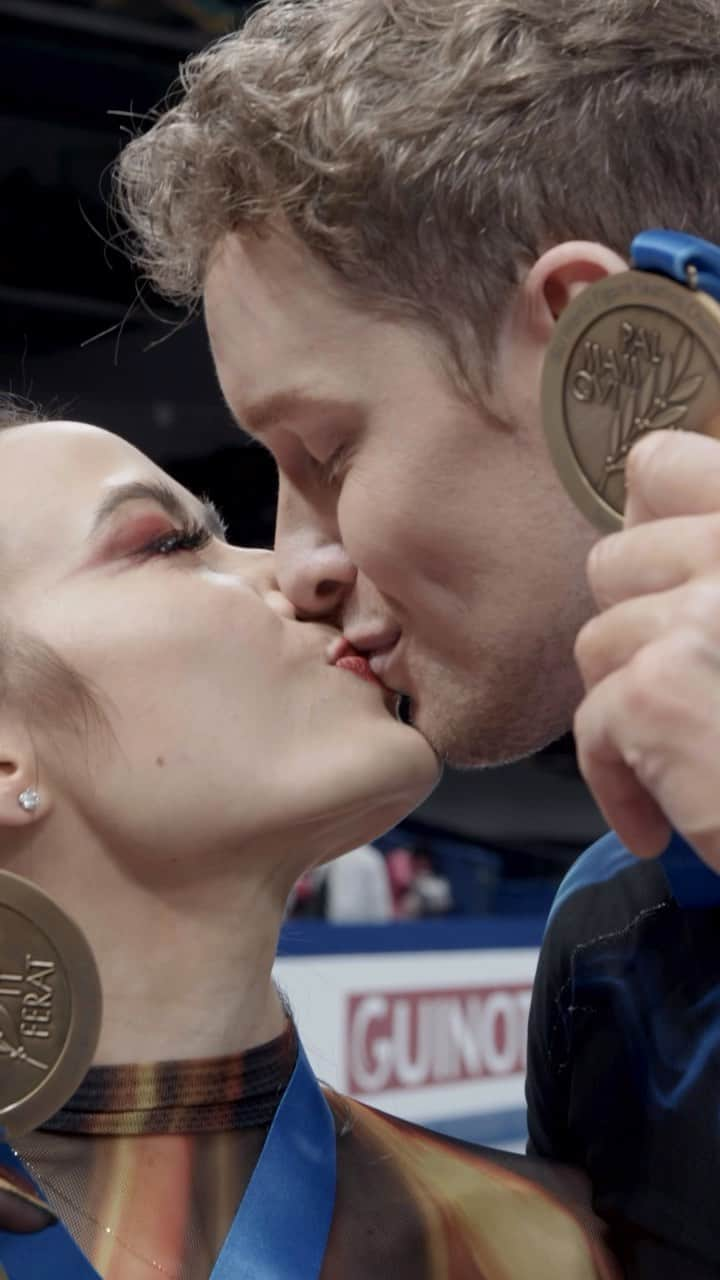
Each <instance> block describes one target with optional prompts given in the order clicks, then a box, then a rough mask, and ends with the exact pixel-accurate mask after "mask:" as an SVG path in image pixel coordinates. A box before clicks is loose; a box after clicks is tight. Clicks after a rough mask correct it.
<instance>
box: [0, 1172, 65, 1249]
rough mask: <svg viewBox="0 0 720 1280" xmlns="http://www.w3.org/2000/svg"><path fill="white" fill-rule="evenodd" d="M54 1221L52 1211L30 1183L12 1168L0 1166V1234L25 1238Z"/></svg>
mask: <svg viewBox="0 0 720 1280" xmlns="http://www.w3.org/2000/svg"><path fill="white" fill-rule="evenodd" d="M56 1222H57V1218H56V1216H55V1214H54V1213H53V1211H52V1209H51V1208H50V1206H49V1205H47V1204H45V1202H44V1200H41V1199H40V1197H39V1196H38V1195H37V1193H36V1191H35V1188H34V1187H33V1185H32V1183H31V1182H29V1181H26V1180H25V1179H23V1178H22V1177H21V1175H20V1174H18V1173H16V1171H15V1170H14V1169H8V1168H6V1167H5V1166H2V1167H0V1231H16V1232H18V1233H19V1234H23V1235H26V1234H28V1233H29V1232H35V1231H42V1230H44V1228H45V1227H50V1226H52V1225H53V1224H54V1223H56Z"/></svg>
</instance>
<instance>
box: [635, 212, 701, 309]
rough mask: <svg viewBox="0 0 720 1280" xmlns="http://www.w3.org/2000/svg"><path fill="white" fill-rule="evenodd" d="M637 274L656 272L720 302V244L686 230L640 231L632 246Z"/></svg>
mask: <svg viewBox="0 0 720 1280" xmlns="http://www.w3.org/2000/svg"><path fill="white" fill-rule="evenodd" d="M630 256H631V259H632V265H633V267H634V268H635V269H636V271H654V272H655V274H656V275H659V276H668V277H669V278H670V279H671V280H677V282H678V284H683V285H685V286H686V287H687V288H690V289H699V290H700V292H701V293H709V294H710V296H711V297H712V298H715V299H716V300H717V301H718V302H720V245H716V244H712V243H711V241H710V240H700V239H699V238H698V236H688V235H686V234H685V232H684V231H662V230H660V229H654V230H651V231H641V232H640V235H638V236H635V239H634V240H633V242H632V244H631V245H630Z"/></svg>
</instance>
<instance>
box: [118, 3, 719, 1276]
mask: <svg viewBox="0 0 720 1280" xmlns="http://www.w3.org/2000/svg"><path fill="white" fill-rule="evenodd" d="M719 19H720V4H719V3H718V0H602V3H600V0H598V3H595V4H592V3H591V4H589V3H588V0H393V2H392V3H390V2H389V0H305V3H299V2H293V0H286V2H283V0H270V3H269V4H268V5H267V6H266V7H264V8H262V9H260V10H259V11H258V12H257V13H256V14H255V15H254V17H253V18H252V19H251V21H250V22H249V23H248V24H247V26H246V28H245V29H244V30H243V31H241V32H239V33H238V34H237V35H235V36H233V37H230V38H228V39H227V40H225V41H224V42H222V43H221V44H219V45H218V46H216V47H215V48H214V49H210V50H209V51H208V52H206V53H204V54H201V55H199V56H198V57H197V58H196V59H194V60H193V61H192V62H191V63H190V65H189V67H188V68H186V70H185V73H184V80H183V93H182V95H181V97H180V99H179V100H178V102H177V104H176V106H175V107H174V108H173V109H172V110H170V111H168V112H167V113H166V114H165V115H163V116H161V117H160V118H159V119H158V120H157V122H156V123H155V125H154V126H153V128H152V129H151V130H150V131H149V133H148V134H146V135H145V136H144V137H141V138H138V139H136V140H135V141H134V142H133V143H131V144H130V146H129V147H128V148H127V150H126V151H125V153H124V156H123V158H122V160H121V165H120V193H121V197H122V205H123V209H124V212H125V214H126V216H127V217H128V218H129V221H130V223H131V225H132V227H133V229H134V241H135V243H134V251H135V254H136V257H137V258H138V261H139V262H140V264H141V266H142V267H143V268H144V270H146V271H147V272H149V274H150V276H151V277H152V278H153V279H154V281H155V282H156V284H157V285H158V286H159V287H160V288H161V289H162V290H164V291H165V292H166V293H167V294H168V295H170V296H174V297H177V298H180V299H184V300H192V299H198V298H200V297H201V296H204V301H205V308H206V315H207V322H208V329H209V334H210V340H211V344H212V348H213V353H214V357H215V361H216V365H217V370H218V376H219V380H220V384H221V387H222V390H223V393H224V395H225V397H226V399H227V401H228V403H229V405H230V406H231V408H232V410H233V412H234V413H235V415H236V417H237V419H238V421H239V422H240V423H241V424H242V425H243V426H244V427H247V428H248V429H250V430H251V431H252V432H253V433H254V434H255V435H256V436H257V438H258V439H259V440H261V441H262V442H263V443H264V444H265V445H266V446H267V447H268V448H269V449H270V450H271V452H272V453H273V455H274V457H275V459H276V461H277V464H278V469H279V474H280V496H279V510H278V525H277V547H278V556H279V568H280V579H281V585H282V587H283V589H284V590H285V591H286V592H287V594H288V595H289V596H290V597H291V598H292V600H293V601H294V603H295V605H296V606H297V608H298V610H299V611H300V613H301V614H302V615H306V616H313V617H314V616H323V615H332V616H333V617H335V618H340V619H341V621H342V624H343V627H344V630H345V633H346V635H347V636H348V639H349V640H350V642H351V643H352V644H353V645H354V646H355V647H356V648H357V649H358V650H360V651H362V652H363V653H365V654H367V655H368V656H369V659H370V662H371V665H372V667H373V668H374V670H375V671H376V672H377V673H378V674H379V675H381V676H382V678H383V680H384V681H385V682H386V683H387V684H389V685H391V686H392V687H393V688H396V689H398V690H400V691H402V692H403V693H404V694H406V695H407V696H408V697H409V699H410V701H411V705H412V714H413V717H414V720H415V722H416V723H417V725H418V726H419V727H420V728H421V729H422V731H423V732H424V733H426V735H427V736H428V738H429V739H430V740H431V741H432V742H433V744H434V745H435V746H436V748H437V749H438V750H439V751H440V752H441V753H442V754H443V755H444V756H445V757H446V758H447V759H449V760H451V761H454V762H456V763H460V764H465V765H476V766H482V765H488V764H493V763H499V762H501V761H505V760H509V759H512V758H514V757H517V756H519V755H523V754H525V753H527V752H530V751H533V750H536V749H537V748H539V747H541V746H542V745H544V744H545V743H547V742H549V741H550V740H552V739H553V738H554V737H556V736H557V735H558V734H560V733H561V732H563V731H564V730H565V729H566V728H567V727H568V726H569V725H570V724H571V723H572V720H573V714H574V712H575V710H576V707H577V705H578V703H579V702H580V700H581V697H582V694H583V685H584V689H585V692H586V693H587V697H586V698H585V700H584V702H583V703H582V705H581V707H580V711H579V713H578V716H577V719H576V722H575V723H576V731H577V735H578V741H579V749H580V758H581V762H582V764H583V768H584V770H585V774H586V777H587V778H588V781H589V782H590V785H591V786H592V787H593V789H594V791H595V794H596V796H597V798H598V800H599V802H600V803H601V805H602V806H603V807H604V809H605V812H606V814H607V816H608V819H609V820H610V822H611V823H612V824H614V826H615V828H616V830H617V832H618V835H619V837H620V839H619V840H614V842H613V841H612V840H611V842H610V843H607V842H606V843H604V844H602V845H601V846H599V847H598V848H596V849H595V850H594V851H592V852H591V853H589V854H588V855H585V858H584V860H581V863H582V865H580V864H579V870H574V872H572V873H571V877H570V880H569V882H568V883H567V884H566V886H565V888H564V891H563V892H562V893H561V897H560V900H559V902H558V905H557V907H556V910H555V913H554V916H553V920H552V922H551V925H550V927H549V930H548V935H547V938H546V943H545V946H544V949H543V958H542V961H541V967H540V971H539V977H538V984H537V991H536V996H535V1002H534V1009H533V1016H532V1023H531V1034H530V1054H529V1061H530V1069H529V1083H528V1098H529V1120H530V1132H531V1140H532V1143H533V1145H534V1147H535V1148H536V1149H537V1150H539V1151H540V1152H542V1153H543V1154H546V1155H548V1156H557V1157H560V1158H563V1159H568V1158H570V1159H572V1160H574V1161H575V1162H576V1163H578V1164H581V1165H583V1166H584V1167H585V1168H586V1169H587V1170H588V1171H589V1172H590V1175H591V1177H592V1179H593V1184H594V1188H595V1199H596V1206H597V1207H598V1208H599V1210H600V1212H601V1213H603V1214H604V1215H605V1216H606V1217H607V1218H608V1219H609V1220H610V1221H611V1222H612V1223H613V1224H614V1225H615V1226H616V1228H617V1244H618V1248H619V1250H620V1252H621V1254H622V1256H623V1259H624V1261H625V1264H626V1267H627V1272H628V1275H631V1276H633V1277H635V1276H637V1277H650V1276H652V1277H654V1278H657V1277H660V1278H661V1280H662V1277H665V1276H670V1275H672V1276H673V1277H675V1276H677V1275H681V1276H682V1277H683V1278H685V1277H692V1278H695V1280H700V1278H701V1277H706V1276H708V1277H709V1276H711V1275H717V1274H718V1273H719V1272H720V1231H718V1228H717V1226H716V1215H715V1199H716V1191H715V1188H716V1185H717V1178H716V1175H717V1172H718V1158H719V1157H718V1138H717V1123H718V1122H717V1093H718V1090H717V1085H716V1080H717V1073H718V1071H719V1070H720V1048H719V1047H718V1039H719V1037H718V1034H717V1033H718V1021H717V1016H716V1013H715V1009H716V1006H717V998H716V997H717V992H718V989H719V987H718V981H719V980H720V961H718V958H717V947H716V946H715V940H716V936H717V926H718V924H719V923H720V919H719V918H718V914H717V908H716V907H713V906H709V907H708V906H707V905H700V906H693V905H684V903H683V901H681V899H682V893H681V892H680V891H679V890H677V891H676V887H674V882H673V881H672V879H671V878H668V875H669V871H670V867H669V863H668V862H667V861H663V862H660V863H658V862H655V861H636V860H635V858H634V857H633V856H632V855H633V854H636V855H639V856H640V857H641V858H647V857H650V856H652V855H656V854H659V853H660V852H661V850H662V849H663V848H664V846H665V844H666V843H667V838H668V834H669V823H672V824H674V826H675V827H676V828H677V829H678V830H679V831H681V832H682V833H683V835H684V836H685V837H687V839H688V840H691V841H692V843H693V845H694V846H695V848H696V849H697V851H698V853H699V854H700V856H701V857H702V858H703V859H704V860H705V862H706V863H707V864H709V865H710V866H713V867H720V785H719V783H720V779H719V777H718V774H719V772H720V770H719V767H718V765H717V759H718V754H717V749H718V746H719V745H720V742H719V739H720V714H719V712H720V671H719V670H718V665H717V655H718V652H719V647H718V640H719V636H720V607H719V602H720V587H719V584H720V575H718V572H717V565H718V559H719V553H720V446H718V444H717V442H716V441H714V440H708V439H700V438H689V437H688V438H683V437H681V436H680V435H677V436H674V437H670V438H668V439H661V438H655V439H653V438H650V439H648V440H647V441H646V442H644V444H643V447H642V448H639V449H638V450H637V451H636V452H635V454H633V455H632V456H631V460H630V466H629V475H628V484H629V500H628V511H627V528H626V531H624V532H623V533H622V534H619V535H616V536H615V537H613V538H611V539H609V540H607V541H603V542H601V543H599V544H598V545H597V546H595V545H594V544H595V543H596V541H597V535H596V534H594V532H593V531H592V529H591V528H590V527H589V526H588V525H587V524H586V523H585V521H584V519H583V518H582V517H581V516H580V515H579V514H578V513H577V512H576V511H575V510H574V508H573V507H572V506H571V504H570V502H569V500H568V499H567V498H566V497H565V495H564V492H563V491H562V489H561V487H560V485H559V482H558V481H557V480H556V478H555V476H554V474H553V471H552V468H551V463H550V460H549V457H548V455H547V453H546V450H545V447H544V444H543V442H542V439H541V430H540V415H539V382H540V376H541V370H542V367H543V360H544V355H545V352H546V349H547V346H548V343H549V341H550V338H551V336H552V333H553V330H554V326H555V323H556V320H557V318H558V317H559V316H560V315H561V314H562V312H563V311H564V309H565V308H566V306H567V305H568V303H569V302H570V301H571V300H572V299H573V298H574V296H575V295H576V294H577V292H578V291H579V290H581V289H583V288H585V287H587V286H588V285H590V284H592V283H593V282H594V281H596V280H598V279H601V278H603V277H604V276H606V275H608V274H611V273H614V272H618V271H621V270H623V269H624V268H625V266H626V262H627V251H628V245H629V243H630V240H631V238H632V236H633V235H634V234H635V233H636V232H637V231H639V230H641V229H642V228H644V227H648V226H658V225H659V226H668V227H676V228H682V229H683V230H685V231H689V232H691V233H694V234H697V235H702V236H704V237H706V238H709V239H715V240H720V197H719V196H718V186H717V183H716V182H715V181H714V179H713V177H712V175H714V174H716V173H717V172H718V168H719V167H720V166H719V164H718V162H719V161H720V87H719V86H720V77H718V68H719V66H720V21H719ZM590 553H592V554H591V558H590V568H589V580H588V577H587V576H586V562H587V560H588V555H589V554H590ZM596 603H597V605H598V606H599V607H600V609H601V611H602V612H601V614H600V616H599V617H598V618H596V619H595V620H593V621H591V622H588V620H589V619H590V618H591V615H592V614H593V612H594V611H595V607H596ZM578 633H579V636H580V638H579V640H577V637H578ZM576 641H577V645H578V649H577V656H578V661H579V671H578V666H576V663H575V661H574V647H575V645H576ZM621 841H624V842H625V844H627V845H628V847H629V848H630V849H631V850H632V854H631V853H628V852H627V850H624V849H623V847H622V845H621V843H620V842H621ZM673 847H674V850H675V851H676V852H677V851H678V850H679V852H678V859H679V862H678V865H679V866H680V872H681V873H682V875H685V873H686V871H687V867H688V865H690V864H691V862H692V858H691V856H690V855H688V852H687V850H686V849H684V846H682V845H681V844H678V842H676V843H675V845H674V846H673ZM706 874H707V875H708V876H710V873H709V872H707V873H706ZM573 876H574V879H573ZM678 883H679V882H678ZM713 884H714V878H713ZM706 887H707V886H706ZM700 901H701V903H705V904H706V902H707V899H706V897H703V894H701V895H700ZM695 946H697V949H696V950H695V949H693V948H694V947H695ZM580 961H582V963H580ZM578 997H580V999H578ZM659 1015H662V1016H659Z"/></svg>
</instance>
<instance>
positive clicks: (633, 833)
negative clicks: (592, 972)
mask: <svg viewBox="0 0 720 1280" xmlns="http://www.w3.org/2000/svg"><path fill="white" fill-rule="evenodd" d="M575 733H576V738H577V745H578V760H579V762H580V768H581V770H582V773H583V776H584V777H585V779H586V781H587V783H588V786H589V787H590V789H591V790H592V792H593V795H594V796H595V798H596V800H597V802H598V804H599V806H600V808H601V809H602V811H603V813H604V814H605V816H606V818H607V819H608V821H609V822H610V824H611V826H614V827H615V829H616V831H617V832H618V834H619V835H620V837H621V839H623V840H624V842H625V843H626V844H627V845H628V847H629V848H631V849H632V851H633V852H634V853H636V854H638V855H639V856H650V855H652V854H653V853H657V852H659V851H660V849H661V847H663V840H665V839H666V837H667V824H668V823H670V824H672V825H673V826H675V827H676V828H677V830H678V831H680V832H681V833H682V834H683V835H684V836H685V837H686V839H688V840H689V841H690V843H691V844H692V845H693V846H694V847H695V849H696V850H697V851H698V853H699V854H700V856H701V857H703V858H704V859H705V861H706V862H707V863H708V865H710V866H712V867H713V868H714V869H715V870H720V786H719V784H718V774H719V768H718V761H719V760H720V659H719V658H718V654H717V651H716V649H715V648H714V647H713V646H708V644H707V641H706V637H705V635H704V634H703V633H702V632H701V631H700V630H698V629H694V628H691V627H688V628H686V629H684V630H681V629H678V628H676V629H674V630H673V631H671V632H670V633H669V634H668V635H667V636H666V637H665V638H664V639H660V640H658V641H657V642H655V643H653V644H651V645H648V646H646V647H645V648H644V649H641V650H640V651H639V653H638V654H637V655H636V657H635V658H634V659H633V660H632V662H631V663H630V664H628V665H626V666H624V667H622V668H621V669H620V670H618V671H615V672H613V674H612V675H610V676H608V677H607V679H605V680H603V681H602V682H601V683H600V684H598V685H596V686H595V688H594V689H592V691H591V692H590V693H589V694H588V696H587V697H586V698H585V700H584V701H583V703H582V704H581V706H580V708H579V709H578V712H577V716H576V719H575Z"/></svg>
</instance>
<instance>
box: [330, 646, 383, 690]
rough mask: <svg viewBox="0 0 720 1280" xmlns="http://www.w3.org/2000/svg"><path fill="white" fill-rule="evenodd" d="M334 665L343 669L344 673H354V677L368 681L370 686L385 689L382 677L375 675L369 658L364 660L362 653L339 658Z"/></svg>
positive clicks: (348, 654)
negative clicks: (373, 685)
mask: <svg viewBox="0 0 720 1280" xmlns="http://www.w3.org/2000/svg"><path fill="white" fill-rule="evenodd" d="M334 665H335V666H336V667H342V669H343V671H352V673H353V675H356V676H359V677H360V679H361V680H367V681H368V683H369V684H377V685H379V686H380V688H381V689H384V688H385V685H384V684H383V682H382V680H381V679H380V677H379V676H376V675H375V672H374V671H373V670H372V668H371V666H370V663H369V662H368V660H367V658H363V656H362V654H360V653H347V654H345V656H344V657H342V658H338V660H337V662H336V663H335V664H334Z"/></svg>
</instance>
